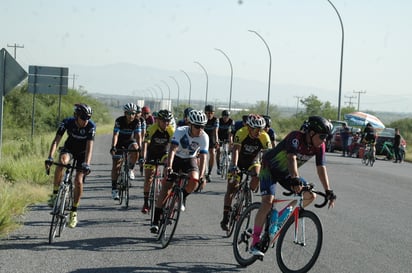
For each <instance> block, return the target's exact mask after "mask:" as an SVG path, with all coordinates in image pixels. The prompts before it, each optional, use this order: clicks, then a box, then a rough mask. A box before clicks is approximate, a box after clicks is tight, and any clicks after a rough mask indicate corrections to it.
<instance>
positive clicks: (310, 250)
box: [276, 210, 323, 273]
mask: <svg viewBox="0 0 412 273" xmlns="http://www.w3.org/2000/svg"><path fill="white" fill-rule="evenodd" d="M295 226H296V228H297V229H298V230H297V231H296V232H295ZM295 234H297V235H296V236H298V237H299V238H297V239H298V240H299V241H296V236H295ZM322 241H323V231H322V224H321V222H320V220H319V218H318V216H316V214H315V213H313V212H312V211H307V210H301V211H300V212H299V223H298V225H295V217H290V218H289V220H288V221H287V222H286V223H285V225H284V226H283V228H282V230H281V233H280V234H279V238H278V240H277V244H276V261H277V263H278V266H279V268H280V270H281V271H282V272H294V273H303V272H308V271H309V270H310V269H311V268H312V267H313V266H314V265H315V263H316V260H317V259H318V257H319V254H320V250H321V248H322Z"/></svg>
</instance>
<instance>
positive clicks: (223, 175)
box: [220, 151, 228, 179]
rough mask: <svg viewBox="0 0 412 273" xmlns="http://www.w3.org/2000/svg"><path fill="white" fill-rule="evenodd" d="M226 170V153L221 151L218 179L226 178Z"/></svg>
mask: <svg viewBox="0 0 412 273" xmlns="http://www.w3.org/2000/svg"><path fill="white" fill-rule="evenodd" d="M227 168H228V166H227V152H226V151H223V152H222V157H221V159H220V172H221V173H220V177H221V178H223V179H226V177H227Z"/></svg>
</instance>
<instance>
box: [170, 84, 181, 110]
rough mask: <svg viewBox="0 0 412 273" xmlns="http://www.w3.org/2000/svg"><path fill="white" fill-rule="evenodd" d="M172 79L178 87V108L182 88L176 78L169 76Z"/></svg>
mask: <svg viewBox="0 0 412 273" xmlns="http://www.w3.org/2000/svg"><path fill="white" fill-rule="evenodd" d="M169 77H170V78H171V79H173V80H174V81H175V83H176V86H177V107H179V99H180V86H179V83H178V82H177V80H176V79H175V77H172V76H169Z"/></svg>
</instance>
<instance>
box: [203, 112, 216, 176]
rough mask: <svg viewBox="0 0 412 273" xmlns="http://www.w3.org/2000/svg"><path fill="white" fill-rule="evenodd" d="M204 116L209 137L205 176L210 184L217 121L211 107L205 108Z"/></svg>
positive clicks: (213, 162)
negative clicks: (207, 163)
mask: <svg viewBox="0 0 412 273" xmlns="http://www.w3.org/2000/svg"><path fill="white" fill-rule="evenodd" d="M205 114H206V116H207V123H206V126H205V132H206V133H207V134H208V135H209V165H208V169H207V174H206V180H207V182H210V174H211V173H212V169H213V165H214V164H215V155H216V149H217V148H219V142H218V139H219V138H218V130H219V119H218V118H217V117H215V116H214V115H215V109H214V107H213V105H210V104H208V105H206V106H205Z"/></svg>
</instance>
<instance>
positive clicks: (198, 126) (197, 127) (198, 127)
mask: <svg viewBox="0 0 412 273" xmlns="http://www.w3.org/2000/svg"><path fill="white" fill-rule="evenodd" d="M193 127H195V128H196V129H203V128H205V126H202V125H195V124H193Z"/></svg>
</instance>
